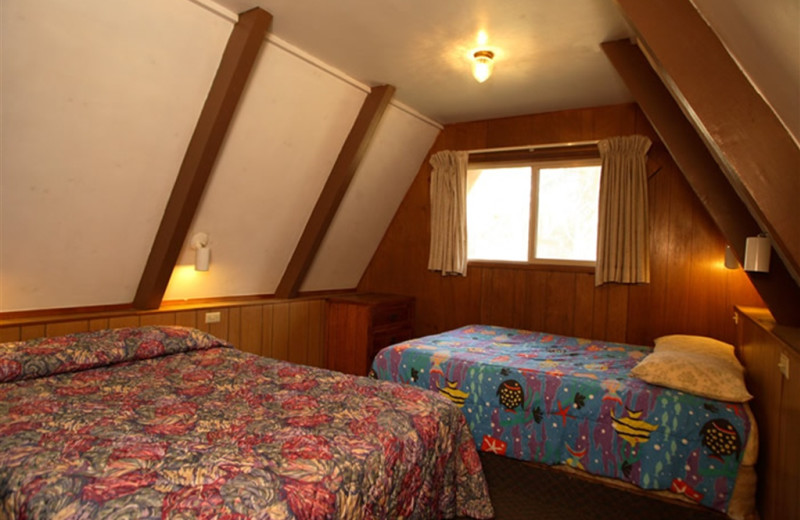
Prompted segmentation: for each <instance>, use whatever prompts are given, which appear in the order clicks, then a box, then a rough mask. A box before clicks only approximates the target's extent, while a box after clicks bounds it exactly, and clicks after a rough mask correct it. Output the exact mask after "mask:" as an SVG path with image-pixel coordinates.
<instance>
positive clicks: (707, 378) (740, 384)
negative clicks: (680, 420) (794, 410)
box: [631, 350, 753, 403]
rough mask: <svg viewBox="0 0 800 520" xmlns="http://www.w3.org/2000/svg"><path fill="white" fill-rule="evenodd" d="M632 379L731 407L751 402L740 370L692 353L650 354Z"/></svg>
mask: <svg viewBox="0 0 800 520" xmlns="http://www.w3.org/2000/svg"><path fill="white" fill-rule="evenodd" d="M631 375H632V376H634V377H637V378H639V379H641V380H643V381H645V382H647V383H650V384H653V385H659V386H665V387H667V388H674V389H676V390H681V391H683V392H687V393H691V394H695V395H699V396H702V397H707V398H709V399H716V400H719V401H728V402H734V403H743V402H745V401H749V400H750V399H752V398H753V396H752V395H750V393H749V392H748V391H747V387H745V384H744V376H743V373H742V371H741V370H739V369H738V368H736V367H735V366H733V365H732V364H731V363H730V361H729V360H725V359H722V358H719V357H716V356H708V355H704V354H697V353H693V352H680V351H669V350H667V351H659V352H653V353H652V354H649V355H648V356H646V357H645V358H644V359H642V360H641V361H640V362H639V363H638V364H637V365H636V366H635V367H633V369H631Z"/></svg>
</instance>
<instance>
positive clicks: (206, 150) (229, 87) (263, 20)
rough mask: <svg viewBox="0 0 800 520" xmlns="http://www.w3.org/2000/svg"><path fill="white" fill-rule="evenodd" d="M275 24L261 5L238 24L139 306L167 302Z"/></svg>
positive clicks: (144, 281)
mask: <svg viewBox="0 0 800 520" xmlns="http://www.w3.org/2000/svg"><path fill="white" fill-rule="evenodd" d="M271 22H272V15H271V14H269V13H268V12H266V11H264V10H262V9H259V8H255V9H251V10H249V11H246V12H244V13H242V14H240V15H239V21H238V22H237V23H236V25H235V26H234V27H233V31H232V32H231V35H230V38H229V39H228V44H227V45H226V47H225V51H224V53H223V54H222V60H221V61H220V64H219V68H218V69H217V74H216V76H215V77H214V81H213V83H212V84H211V89H210V90H209V92H208V97H207V98H206V102H205V104H204V105H203V110H202V112H201V113H200V117H199V119H198V121H197V126H196V127H195V130H194V134H192V139H191V141H190V142H189V146H188V148H187V149H186V154H185V155H184V158H183V163H182V164H181V168H180V170H179V171H178V177H177V179H176V180H175V185H174V186H173V188H172V193H171V194H170V197H169V201H168V202H167V207H166V209H165V210H164V215H163V217H162V218H161V225H160V226H159V228H158V232H157V233H156V237H155V240H154V241H153V247H152V248H151V250H150V256H149V257H148V259H147V264H146V265H145V268H144V272H143V273H142V278H141V280H140V281H139V287H138V289H137V290H136V296H135V297H134V300H133V306H134V307H135V308H137V309H156V308H158V306H159V305H161V300H162V298H163V297H164V292H165V291H166V290H167V284H168V283H169V278H170V276H171V274H172V270H173V269H174V268H175V263H176V262H177V260H178V255H179V254H180V250H181V247H182V246H183V243H184V241H185V240H186V234H187V233H188V231H189V226H191V224H192V220H193V219H194V215H195V212H196V211H197V206H198V204H199V203H200V197H201V196H202V194H203V191H204V190H205V187H206V184H207V183H208V179H209V177H210V175H211V170H212V169H213V167H214V164H215V163H216V160H217V156H218V154H219V150H220V148H221V146H222V141H223V139H224V138H225V135H226V134H227V132H228V127H229V126H230V122H231V119H232V118H233V114H234V112H235V110H236V107H237V105H238V104H239V99H240V98H241V95H242V92H243V91H244V87H245V84H246V83H247V80H248V78H249V77H250V73H251V71H252V69H253V64H254V63H255V60H256V57H257V56H258V53H259V51H260V49H261V44H262V42H263V41H264V38H265V37H266V34H267V30H268V29H269V25H270V23H271Z"/></svg>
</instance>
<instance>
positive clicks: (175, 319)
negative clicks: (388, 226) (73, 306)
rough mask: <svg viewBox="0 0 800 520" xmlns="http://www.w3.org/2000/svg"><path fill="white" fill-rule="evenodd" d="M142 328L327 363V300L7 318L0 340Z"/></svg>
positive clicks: (277, 356)
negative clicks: (170, 329)
mask: <svg viewBox="0 0 800 520" xmlns="http://www.w3.org/2000/svg"><path fill="white" fill-rule="evenodd" d="M206 312H219V313H220V321H219V322H218V323H209V324H206V323H205V314H206ZM140 325H182V326H186V327H195V328H198V329H200V330H205V331H208V332H210V333H211V334H213V335H215V336H217V337H218V338H222V339H225V340H228V341H229V342H231V343H232V344H233V345H235V346H236V347H237V348H239V349H240V350H244V351H246V352H252V353H255V354H260V355H262V356H267V357H272V358H275V359H280V360H285V361H291V362H293V363H301V364H305V365H311V366H318V367H322V366H324V364H325V355H324V338H325V300H324V299H321V298H320V299H299V300H292V301H285V300H284V301H280V300H275V301H270V302H263V303H247V304H235V303H234V304H230V305H213V306H209V307H197V308H192V309H172V310H171V309H161V310H155V311H147V312H136V311H131V312H130V313H129V314H127V313H120V312H115V313H113V315H110V316H109V315H107V313H106V315H104V314H103V313H97V314H86V315H81V316H64V315H62V316H61V317H52V318H46V317H44V318H40V319H32V318H28V319H25V320H18V321H17V322H15V321H12V320H8V323H4V324H2V325H0V342H2V341H17V340H25V339H33V338H38V337H44V336H60V335H62V334H70V333H73V332H86V331H93V330H100V329H106V328H118V327H138V326H140Z"/></svg>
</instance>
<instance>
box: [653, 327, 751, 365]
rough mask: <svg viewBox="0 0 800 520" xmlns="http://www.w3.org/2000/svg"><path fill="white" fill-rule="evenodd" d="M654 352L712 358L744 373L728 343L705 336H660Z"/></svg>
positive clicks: (731, 346)
mask: <svg viewBox="0 0 800 520" xmlns="http://www.w3.org/2000/svg"><path fill="white" fill-rule="evenodd" d="M655 344H656V347H655V349H653V350H654V351H655V352H668V351H669V352H686V353H692V354H700V355H704V356H712V357H714V358H718V359H720V360H723V361H727V362H729V363H731V364H732V365H733V366H734V367H736V368H737V369H738V370H741V371H742V372H744V367H743V366H742V364H741V363H740V362H739V360H738V359H737V358H736V354H735V349H734V348H733V345H731V344H730V343H725V342H724V341H719V340H717V339H714V338H707V337H705V336H691V335H686V334H671V335H669V336H661V337H660V338H656V340H655Z"/></svg>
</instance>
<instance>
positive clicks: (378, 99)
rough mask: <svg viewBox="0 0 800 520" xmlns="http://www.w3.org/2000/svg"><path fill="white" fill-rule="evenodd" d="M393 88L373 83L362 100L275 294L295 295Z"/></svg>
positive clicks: (367, 145)
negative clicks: (373, 85)
mask: <svg viewBox="0 0 800 520" xmlns="http://www.w3.org/2000/svg"><path fill="white" fill-rule="evenodd" d="M394 91H395V88H394V87H393V86H391V85H382V86H380V87H374V88H373V89H372V91H371V92H370V93H369V95H367V98H366V99H365V100H364V104H363V105H362V106H361V111H360V112H359V113H358V117H357V118H356V120H355V122H354V123H353V126H352V128H351V129H350V134H348V136H347V140H346V141H345V142H344V144H343V145H342V149H341V151H340V152H339V157H338V158H337V159H336V163H334V165H333V169H331V173H330V175H328V180H327V181H326V182H325V186H324V188H323V189H322V193H320V196H319V199H317V203H316V205H315V206H314V210H313V211H312V212H311V216H310V217H309V218H308V222H307V223H306V227H305V229H304V230H303V234H302V235H301V236H300V241H299V242H298V243H297V247H296V248H295V250H294V253H293V254H292V259H291V260H290V261H289V264H288V265H287V266H286V271H285V272H284V273H283V277H282V278H281V281H280V283H279V284H278V289H277V290H276V291H275V296H277V297H278V298H294V297H295V296H297V294H298V292H299V290H300V285H301V284H302V283H303V279H304V278H305V276H306V273H308V269H309V268H310V267H311V262H313V260H314V257H315V256H316V254H317V251H318V250H319V246H320V244H321V243H322V239H323V238H324V237H325V233H326V232H327V231H328V228H329V227H330V224H331V221H332V220H333V217H334V215H336V210H337V209H338V208H339V203H340V202H341V201H342V198H343V197H344V194H345V192H347V188H348V186H349V185H350V181H351V180H352V179H353V175H355V173H356V170H357V169H358V166H359V164H360V163H361V159H363V157H364V154H365V153H366V151H367V148H368V147H369V143H370V141H371V140H372V137H373V136H374V134H375V130H376V129H377V128H378V123H380V121H381V117H382V116H383V113H384V112H385V111H386V107H387V106H388V105H389V101H391V100H392V96H393V95H394Z"/></svg>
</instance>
